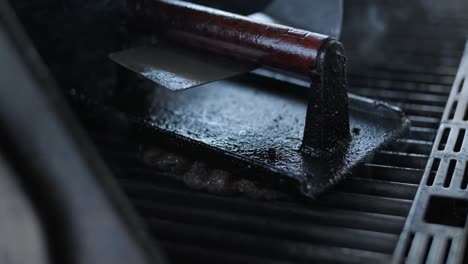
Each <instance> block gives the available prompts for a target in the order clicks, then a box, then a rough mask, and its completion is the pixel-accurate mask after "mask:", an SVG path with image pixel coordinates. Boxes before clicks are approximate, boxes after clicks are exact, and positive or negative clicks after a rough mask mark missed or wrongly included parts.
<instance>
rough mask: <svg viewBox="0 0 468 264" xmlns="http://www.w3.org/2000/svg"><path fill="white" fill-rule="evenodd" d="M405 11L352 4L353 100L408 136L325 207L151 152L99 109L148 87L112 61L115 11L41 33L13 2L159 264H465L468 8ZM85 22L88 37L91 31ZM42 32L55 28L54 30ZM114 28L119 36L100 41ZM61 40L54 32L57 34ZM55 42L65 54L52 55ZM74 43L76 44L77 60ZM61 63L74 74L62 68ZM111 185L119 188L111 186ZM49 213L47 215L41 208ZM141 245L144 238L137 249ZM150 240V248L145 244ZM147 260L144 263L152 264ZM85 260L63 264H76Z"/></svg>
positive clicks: (379, 154) (348, 8)
mask: <svg viewBox="0 0 468 264" xmlns="http://www.w3.org/2000/svg"><path fill="white" fill-rule="evenodd" d="M71 2H72V1H71ZM198 2H199V1H198ZM349 2H351V1H349ZM404 2H405V1H391V2H389V1H379V2H378V3H377V2H375V1H365V0H360V1H353V2H352V3H346V2H345V9H344V18H343V21H344V22H343V30H342V33H341V40H340V41H341V42H342V43H343V45H344V47H345V49H346V55H347V62H348V64H347V68H348V70H347V79H348V91H349V92H351V93H354V94H356V95H359V96H365V97H367V98H371V99H374V100H379V101H383V102H387V103H389V104H391V105H394V106H397V107H399V108H401V109H402V111H403V112H404V113H405V114H406V117H407V118H408V119H409V120H410V121H411V126H410V127H409V129H408V131H407V132H406V133H404V134H402V135H401V136H400V137H399V138H398V139H396V142H394V143H391V144H387V145H386V146H384V147H383V148H382V149H380V150H378V151H376V152H375V153H373V154H372V155H371V156H369V157H367V158H366V160H365V161H364V162H363V164H361V165H359V166H358V167H357V168H355V169H353V170H352V172H351V173H349V174H348V175H347V179H345V180H343V181H342V182H340V183H339V184H338V185H337V186H335V187H334V188H332V189H330V190H329V191H328V192H326V193H324V194H323V195H321V196H320V197H318V198H317V199H304V198H301V197H297V196H295V195H291V194H290V193H288V192H285V191H284V190H277V189H274V188H270V186H257V185H256V184H255V183H254V182H252V181H249V180H246V179H243V178H242V177H240V178H238V176H239V175H238V174H239V172H234V171H232V170H230V169H227V168H224V167H223V166H220V165H218V164H213V163H210V162H209V161H207V160H205V159H202V158H201V157H198V156H197V155H187V154H186V153H183V152H182V153H181V152H180V151H178V150H177V149H171V148H168V147H167V146H161V145H160V144H158V142H157V141H152V140H150V139H148V138H151V136H148V135H147V133H146V132H145V130H143V132H142V129H141V128H135V125H134V123H132V122H130V120H129V117H128V116H127V115H125V114H122V112H121V111H117V110H115V108H112V107H109V108H105V107H98V106H100V105H101V106H102V105H104V104H115V105H118V107H119V109H127V108H128V107H129V106H128V105H126V102H125V101H118V100H117V101H115V98H122V94H123V96H124V97H125V96H128V95H129V94H130V95H131V96H133V97H135V98H138V99H140V98H139V97H138V96H140V95H141V94H140V93H138V92H135V91H130V92H129V91H128V90H126V89H125V88H122V87H119V85H120V84H122V83H128V82H144V81H142V80H141V79H138V78H132V77H129V74H128V73H124V72H123V71H124V70H123V69H120V68H116V65H114V64H113V63H112V62H111V61H110V60H109V59H108V58H107V55H108V54H109V53H110V51H116V50H118V48H119V47H118V46H119V44H118V43H119V42H121V39H120V38H121V37H122V35H125V34H128V32H125V30H124V29H123V28H124V27H125V25H124V24H122V23H121V21H122V20H121V18H122V16H124V15H123V13H124V12H123V11H122V10H120V9H119V8H116V7H114V6H112V4H109V5H110V6H107V7H106V8H105V9H106V10H113V12H109V14H112V13H116V15H115V16H108V17H104V16H101V15H97V16H96V17H99V18H98V19H94V20H92V23H96V21H99V22H100V24H99V25H100V26H97V27H96V29H94V30H89V32H87V30H82V28H80V27H77V28H76V27H74V25H69V24H67V23H65V21H67V20H66V19H65V18H64V17H62V16H55V17H51V18H50V20H48V21H43V23H44V24H42V25H38V24H34V23H32V21H37V20H35V19H34V17H30V16H29V11H30V10H40V8H39V7H38V6H35V5H34V4H33V3H31V2H30V1H13V3H12V5H13V7H14V8H15V11H16V14H17V15H18V17H19V20H20V21H21V22H22V23H23V25H24V27H25V29H26V31H27V32H28V35H29V37H30V38H31V39H32V41H33V43H34V45H35V47H36V48H37V50H38V52H39V54H40V55H41V56H42V59H43V60H44V61H45V63H46V64H47V66H48V68H49V69H50V71H51V73H52V74H53V76H54V77H55V78H56V79H57V81H58V84H59V86H60V87H61V88H62V89H60V91H61V92H62V94H64V95H65V96H66V102H67V103H68V104H69V105H70V106H71V108H72V111H73V112H74V114H75V116H76V117H78V119H79V122H80V125H81V127H82V128H84V131H85V132H86V135H87V136H89V138H90V139H91V140H92V144H93V145H94V146H95V147H96V149H97V151H98V152H99V154H100V156H101V157H102V158H103V160H104V164H105V165H106V166H107V167H108V168H109V169H110V171H111V172H112V173H111V174H112V179H111V180H115V182H116V183H117V185H118V188H116V189H120V190H122V191H123V195H121V194H117V196H119V195H121V196H119V197H120V198H122V197H124V198H125V199H124V200H125V201H123V203H128V204H129V205H130V206H129V207H131V208H130V209H128V210H122V211H123V212H124V213H123V214H128V215H136V216H137V217H136V218H137V219H133V218H132V217H131V216H130V217H129V218H130V219H131V220H128V222H131V223H132V224H130V225H128V226H127V228H128V229H130V230H133V229H138V230H143V232H144V233H142V234H140V233H138V232H136V231H135V232H129V233H130V235H129V237H130V238H132V237H137V239H134V240H135V241H137V242H135V243H133V244H132V243H131V242H128V243H129V244H131V245H133V246H135V245H139V246H141V245H142V244H145V243H148V244H151V245H152V246H154V247H156V248H159V249H160V252H159V251H154V248H152V249H148V250H147V251H151V252H153V254H152V255H151V254H150V255H151V256H152V257H153V258H159V257H160V255H161V256H164V257H161V259H159V260H158V261H166V262H167V263H192V262H195V263H203V262H206V263H304V262H319V263H322V262H336V263H388V262H393V263H402V262H407V263H464V262H465V261H466V256H465V254H466V253H465V252H467V250H466V247H467V244H466V242H467V241H466V239H467V230H468V227H467V223H466V222H467V215H468V195H467V193H466V189H467V186H468V165H467V164H468V163H467V162H468V156H467V155H468V143H467V142H468V133H467V131H466V130H467V129H468V82H466V81H465V80H466V78H467V76H468V46H465V45H466V36H467V35H468V17H467V15H466V14H468V13H467V11H468V4H466V3H462V1H460V3H459V2H458V1H444V3H439V2H436V1H429V2H431V3H430V4H429V2H423V3H420V1H414V3H411V4H407V5H405V3H404ZM37 5H39V4H37ZM402 6H406V8H405V7H402ZM42 10H46V9H42ZM83 10H84V11H83ZM81 11H83V12H91V9H90V10H86V8H83V9H82V10H80V12H81ZM44 12H46V11H44ZM48 12H51V13H53V12H52V11H50V10H49V11H48ZM249 12H251V11H250V10H249ZM35 14H37V16H40V15H39V12H37V13H35ZM77 17H78V15H77ZM90 17H91V16H90ZM2 18H3V17H2ZM79 23H80V25H89V24H88V23H91V20H90V21H80V22H79ZM58 24H60V26H57V25H58ZM116 24H118V25H119V26H117V27H116V26H115V25H116ZM46 25H49V26H50V27H49V28H48V29H44V28H43V27H44V26H46ZM108 25H113V26H112V29H109V30H107V31H106V33H105V34H103V35H100V34H99V32H103V31H102V29H103V28H106V27H108ZM51 29H53V30H54V31H55V30H57V31H56V32H55V33H54V32H53V33H51V32H52V31H51ZM60 30H61V31H60ZM63 32H71V33H68V34H69V35H67V34H65V36H73V38H62V39H61V38H60V36H62V34H63ZM96 32H98V33H96ZM126 37H128V36H126ZM52 41H56V42H57V43H60V44H61V48H59V49H51V48H50V44H51V43H52ZM71 43H75V45H74V46H73V48H68V47H69V46H71ZM71 54H75V55H76V54H79V55H80V56H75V57H73V56H72V55H71ZM64 63H67V65H73V66H70V68H67V69H64V67H63V65H64ZM84 65H86V67H84ZM90 71H91V73H89V72H90ZM84 73H88V74H84ZM270 73H271V72H269V71H268V70H258V71H254V72H251V73H249V74H248V76H247V77H245V76H243V77H241V78H247V79H248V81H251V82H262V81H264V80H265V78H267V79H268V78H271V75H268V74H270ZM80 76H86V78H84V77H81V78H80ZM294 82H295V85H297V86H308V83H307V82H304V81H303V80H302V79H297V78H294ZM195 89H197V88H195ZM141 96H142V95H141ZM142 98H143V97H142ZM132 110H133V109H132ZM135 131H136V132H135ZM3 149H5V148H4V147H3V145H2V150H3ZM24 155H25V154H24ZM33 157H34V156H33ZM91 157H94V156H91ZM29 158H31V157H29ZM96 159H99V157H96ZM12 160H14V161H12V163H14V164H16V165H15V166H13V167H15V168H16V167H18V166H19V165H17V164H18V159H12ZM20 160H21V159H20ZM23 161H24V158H23V159H22V162H23ZM20 164H21V163H20ZM22 173H24V172H22ZM105 173H106V172H103V174H105ZM240 176H242V175H240ZM24 181H26V183H27V182H28V180H24ZM109 184H110V185H112V186H114V185H113V184H114V182H111V183H109ZM26 185H27V186H29V187H28V188H26V189H27V190H28V193H29V192H30V191H31V190H33V189H34V188H32V187H31V186H30V185H31V183H30V182H29V183H27V184H26ZM83 195H86V194H83ZM38 196H40V195H39V194H37V193H36V194H35V195H33V196H29V197H38ZM44 207H47V205H44V204H42V205H41V206H40V207H39V208H44ZM133 210H135V212H136V214H134V213H135V212H134V211H133ZM48 214H51V213H50V212H49V213H48ZM39 215H40V217H44V216H43V214H39ZM119 215H120V214H118V216H113V217H117V218H118V217H120V216H121V215H120V216H119ZM49 217H50V215H49ZM124 217H128V216H124ZM46 219H50V218H46ZM56 221H57V220H56ZM124 222H125V221H124ZM134 222H135V224H133V223H134ZM138 223H142V225H141V226H140V225H139V224H138ZM46 226H47V225H46ZM99 226H100V227H101V228H102V225H99ZM70 228H72V227H70ZM45 230H46V231H44V234H45V235H47V234H48V232H51V227H50V225H48V228H46V229H45ZM61 230H62V229H61ZM65 230H66V228H65ZM123 230H125V228H123ZM134 233H136V234H137V235H134V236H132V234H134ZM147 236H148V237H151V239H150V241H148V240H146V239H143V238H145V237H147ZM122 237H125V236H119V238H122ZM50 241H54V240H53V239H51V240H50ZM55 241H56V240H55ZM125 241H127V240H125ZM128 241H132V240H131V239H129V240H128ZM142 241H143V242H142ZM49 245H50V248H49V249H48V250H49V251H48V252H49V253H50V254H51V255H54V254H55V251H54V248H60V247H58V245H57V244H54V243H50V244H49ZM145 247H149V246H145ZM156 250H157V249H156ZM142 251H143V253H141V252H140V251H138V250H136V251H135V252H140V253H141V254H142V255H145V254H146V253H145V252H147V251H145V250H142ZM82 252H84V253H83V254H85V253H86V252H85V251H82ZM154 252H156V253H154ZM79 253H80V251H78V254H79ZM75 254H77V253H72V254H71V255H66V254H64V256H60V257H58V258H55V259H56V260H64V259H67V258H72V259H73V258H74V257H75ZM110 255H112V253H110ZM137 255H138V254H137ZM147 255H148V254H147ZM156 255H157V256H156ZM163 258H165V260H163ZM77 259H79V258H77ZM83 259H86V258H83ZM103 259H105V258H103ZM147 259H149V258H147ZM76 262H77V263H81V262H79V261H76ZM83 263H84V262H83ZM141 263H145V262H144V261H143V260H142V262H141ZM147 263H150V262H149V261H148V262H147Z"/></svg>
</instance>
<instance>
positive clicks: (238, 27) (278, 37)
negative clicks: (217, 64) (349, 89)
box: [129, 0, 329, 76]
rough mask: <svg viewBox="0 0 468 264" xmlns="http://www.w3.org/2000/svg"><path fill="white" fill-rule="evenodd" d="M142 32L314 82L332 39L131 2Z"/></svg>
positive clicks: (192, 9) (175, 4) (185, 6)
mask: <svg viewBox="0 0 468 264" xmlns="http://www.w3.org/2000/svg"><path fill="white" fill-rule="evenodd" d="M129 7H130V10H132V14H133V16H134V17H135V18H136V19H138V21H139V22H138V26H139V27H140V28H141V27H143V28H146V29H147V30H150V31H152V32H155V33H159V34H161V35H162V36H166V37H167V38H169V39H171V40H173V41H176V42H178V43H181V44H184V45H187V46H190V47H194V48H197V49H201V50H205V51H209V52H212V53H216V54H220V55H224V56H229V57H234V58H237V59H241V60H247V61H251V62H255V63H259V64H261V65H265V66H270V67H275V68H278V69H282V70H285V71H289V72H294V73H298V74H302V75H307V76H310V74H311V72H312V70H314V69H315V68H316V67H317V66H316V64H317V63H316V62H317V60H318V59H317V57H318V56H319V51H320V49H321V47H322V46H323V44H324V43H325V42H326V40H328V39H329V37H328V36H325V35H321V34H317V33H311V32H308V31H304V30H299V29H295V28H291V27H286V26H281V25H276V24H269V23H264V22H260V21H256V20H253V19H250V18H248V17H245V16H240V15H235V14H232V13H228V12H223V11H220V10H217V9H212V8H208V7H204V6H200V5H196V4H191V3H187V2H183V1H170V0H130V1H129Z"/></svg>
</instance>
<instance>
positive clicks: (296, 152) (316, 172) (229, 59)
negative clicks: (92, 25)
mask: <svg viewBox="0 0 468 264" xmlns="http://www.w3.org/2000/svg"><path fill="white" fill-rule="evenodd" d="M128 6H129V10H130V14H131V15H130V17H131V18H132V19H130V21H132V23H131V24H132V26H133V27H132V29H133V30H134V31H138V32H139V33H141V32H143V35H144V36H145V38H146V39H149V40H150V41H147V42H146V43H147V45H146V46H145V47H140V48H133V49H129V50H126V51H122V52H118V53H114V54H111V58H112V59H113V60H114V61H116V62H118V63H119V64H121V65H123V66H124V67H126V68H128V69H130V70H132V71H135V72H137V73H139V74H141V75H143V76H145V77H146V78H148V79H150V80H152V81H153V82H154V83H156V84H157V85H158V86H159V87H152V89H151V90H152V93H151V95H148V96H147V98H146V99H145V100H146V101H149V102H150V103H149V104H148V105H147V107H146V108H145V109H146V111H144V113H141V112H138V113H136V112H133V111H129V112H127V114H128V115H129V116H130V118H131V119H132V120H135V122H138V123H139V124H143V126H142V127H144V129H143V130H144V131H145V134H146V132H149V134H151V135H152V138H153V139H157V140H158V141H159V142H160V143H161V144H164V145H167V146H170V147H176V148H178V149H180V150H181V151H184V152H186V153H189V154H192V155H194V156H195V155H198V156H200V155H202V156H208V157H210V159H212V160H216V161H222V162H223V163H224V164H225V165H230V167H231V168H233V169H236V170H239V171H242V172H243V175H246V176H245V177H249V178H250V179H251V180H253V181H254V182H258V183H261V184H266V185H267V186H269V187H273V188H279V189H282V190H286V191H297V190H298V191H299V192H300V193H301V194H303V195H305V196H307V197H313V198H315V197H316V196H317V195H319V194H320V193H322V192H323V191H324V190H326V189H328V188H330V187H331V186H333V185H334V184H336V183H337V182H338V181H339V180H341V179H342V178H343V177H344V176H345V175H346V174H347V173H348V172H349V171H350V170H351V168H353V167H354V166H356V165H357V164H359V163H360V162H362V161H363V160H364V159H365V158H366V157H368V156H369V155H371V154H373V153H374V152H375V151H376V150H377V149H378V148H379V147H381V146H382V145H383V144H385V143H387V142H389V141H391V140H392V139H395V138H396V137H397V136H398V135H400V134H401V133H402V132H403V131H404V130H405V129H406V128H407V127H408V126H409V121H408V120H407V119H406V118H405V117H404V114H403V113H402V112H401V110H400V109H398V108H396V107H392V106H389V105H388V104H385V103H382V102H378V101H374V100H371V99H367V98H363V97H358V96H355V95H351V94H349V95H348V94H347V90H346V76H345V56H344V50H343V47H342V45H341V44H340V43H339V42H338V41H336V40H335V39H333V38H331V37H328V36H325V35H321V34H316V33H311V32H307V31H303V30H299V29H294V28H290V27H286V26H280V25H276V24H269V23H263V22H260V21H256V20H253V19H250V18H248V17H244V16H239V15H235V14H231V13H226V12H223V11H219V10H216V9H211V8H207V7H203V6H199V5H194V4H190V3H186V2H182V1H167V0H162V1H156V0H130V1H129V2H128ZM259 66H267V67H270V68H275V69H279V70H282V73H281V76H284V72H290V73H292V74H296V75H302V76H306V77H308V78H309V79H310V81H311V85H310V87H309V89H307V87H301V86H298V85H294V84H292V83H291V82H288V81H284V80H285V78H282V80H279V79H275V78H264V77H259V76H254V75H252V74H247V75H245V76H243V78H229V79H228V77H233V76H236V75H239V74H241V73H245V72H248V71H250V70H252V69H255V68H256V67H259ZM274 75H275V74H273V76H274ZM286 80H287V78H286ZM195 86H197V88H196V89H190V90H187V88H192V87H195ZM163 88H168V89H163ZM175 91H176V92H175ZM148 98H149V99H148Z"/></svg>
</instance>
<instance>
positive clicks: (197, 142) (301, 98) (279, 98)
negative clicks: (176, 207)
mask: <svg viewBox="0 0 468 264" xmlns="http://www.w3.org/2000/svg"><path fill="white" fill-rule="evenodd" d="M275 88H276V89H275ZM301 88H302V89H301ZM138 89H142V88H141V87H139V88H138ZM150 89H154V92H152V93H150V95H148V96H149V97H150V98H146V99H147V104H146V107H147V110H146V112H144V113H142V114H140V115H138V114H134V116H132V117H131V119H141V120H143V122H145V123H146V129H147V130H153V131H154V134H153V137H154V138H155V139H157V140H159V141H164V142H165V143H167V142H169V141H171V142H172V145H171V147H173V148H174V147H175V148H176V149H178V150H179V151H180V150H181V149H182V150H183V151H185V152H186V153H189V154H190V155H203V154H201V153H204V152H207V151H209V153H207V155H212V154H213V153H214V154H216V155H223V156H226V157H227V159H226V160H227V162H228V163H229V164H230V165H234V166H231V167H234V168H237V169H238V168H243V171H244V172H246V173H249V170H253V171H255V172H257V173H259V172H260V174H257V175H256V176H255V177H251V178H252V180H254V181H256V182H262V181H264V182H267V184H268V186H273V187H276V188H278V187H279V188H283V189H288V188H289V189H291V188H295V189H298V190H299V191H300V193H302V194H303V195H306V196H308V197H316V196H317V195H319V194H321V193H322V192H323V191H324V190H326V189H328V188H330V187H331V186H333V185H334V184H336V183H337V182H338V181H339V180H341V179H342V178H343V177H344V175H345V174H346V173H347V172H349V171H350V169H351V168H352V167H354V166H356V165H357V164H358V163H359V162H362V161H363V159H364V158H365V157H366V156H368V155H370V154H372V153H374V152H375V151H376V150H377V148H379V147H380V146H381V145H383V144H384V143H386V142H388V141H390V140H392V139H395V138H396V136H397V135H399V134H400V133H402V132H403V131H404V129H405V128H407V127H408V125H409V123H408V120H407V119H406V118H404V116H403V113H402V112H400V111H399V110H398V109H396V108H392V107H390V106H388V105H386V104H384V103H381V102H376V101H372V100H369V99H363V98H358V97H356V96H353V97H351V98H350V100H349V105H350V111H349V112H350V127H351V131H352V133H351V139H350V141H349V142H347V143H346V144H338V143H337V144H336V147H335V148H336V149H333V150H330V151H329V153H327V154H325V155H322V156H320V157H313V156H312V155H310V154H308V153H303V152H302V151H301V145H302V137H303V133H304V130H303V127H304V126H305V124H304V122H305V115H306V108H307V89H306V88H303V87H295V86H293V85H291V84H287V83H275V82H274V81H271V80H268V81H263V82H262V81H260V80H259V79H258V78H256V79H255V81H254V80H252V79H249V78H248V77H246V78H245V80H243V81H234V80H232V81H220V82H216V83H213V84H208V85H204V86H201V87H199V88H197V89H193V90H188V91H183V92H177V93H174V92H171V91H169V90H166V89H162V88H157V87H149V88H148V90H150ZM294 90H296V94H291V91H294ZM126 98H128V96H127V97H126ZM137 103H138V102H137ZM148 134H151V132H149V133H146V135H148ZM154 141H155V140H153V142H154ZM231 159H232V160H231ZM250 174H252V173H250ZM259 175H262V176H260V177H259Z"/></svg>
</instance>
